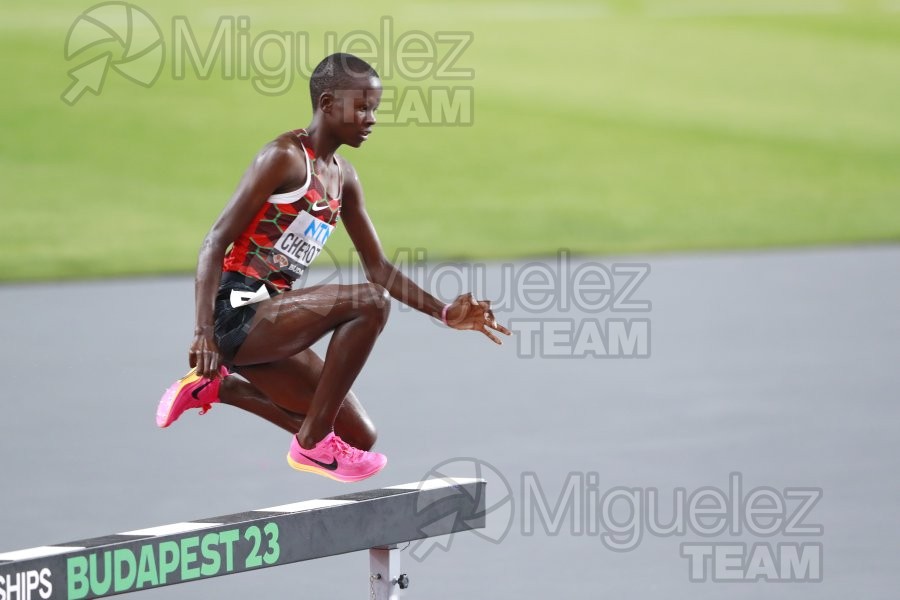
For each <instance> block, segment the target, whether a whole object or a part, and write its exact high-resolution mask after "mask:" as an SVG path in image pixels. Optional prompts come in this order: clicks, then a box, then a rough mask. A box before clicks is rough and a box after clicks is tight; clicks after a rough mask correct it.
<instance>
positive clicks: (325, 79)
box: [309, 52, 378, 112]
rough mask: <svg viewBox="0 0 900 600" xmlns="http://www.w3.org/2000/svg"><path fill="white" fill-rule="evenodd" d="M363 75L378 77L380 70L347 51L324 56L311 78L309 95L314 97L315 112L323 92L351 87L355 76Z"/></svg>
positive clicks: (313, 106)
mask: <svg viewBox="0 0 900 600" xmlns="http://www.w3.org/2000/svg"><path fill="white" fill-rule="evenodd" d="M361 75H364V76H366V77H378V72H377V71H375V69H374V68H373V67H372V65H370V64H369V63H367V62H366V61H364V60H363V59H361V58H359V57H358V56H354V55H352V54H347V53H345V52H338V53H337V54H332V55H330V56H326V57H325V58H323V59H322V62H320V63H319V64H318V65H316V68H315V69H313V72H312V75H311V76H310V78H309V95H310V98H311V99H312V108H313V112H316V107H318V105H319V97H320V96H321V95H322V94H323V93H325V92H328V91H331V92H334V91H335V90H340V89H349V88H350V87H351V86H352V85H353V81H352V80H353V78H354V77H359V76H361Z"/></svg>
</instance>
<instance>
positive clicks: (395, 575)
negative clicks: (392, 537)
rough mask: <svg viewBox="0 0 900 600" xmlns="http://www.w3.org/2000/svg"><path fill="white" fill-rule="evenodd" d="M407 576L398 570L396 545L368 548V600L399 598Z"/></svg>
mask: <svg viewBox="0 0 900 600" xmlns="http://www.w3.org/2000/svg"><path fill="white" fill-rule="evenodd" d="M408 586H409V578H408V577H407V576H406V574H405V573H401V572H400V549H399V547H398V546H396V545H392V546H379V547H377V548H372V549H370V550H369V600H399V598H400V591H401V590H405V589H406V588H407V587H408Z"/></svg>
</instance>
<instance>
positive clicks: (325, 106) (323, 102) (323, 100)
mask: <svg viewBox="0 0 900 600" xmlns="http://www.w3.org/2000/svg"><path fill="white" fill-rule="evenodd" d="M333 108H334V94H333V93H331V92H322V95H321V96H319V109H321V111H322V112H323V113H325V114H330V113H331V111H332V109H333Z"/></svg>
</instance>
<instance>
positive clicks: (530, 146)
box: [0, 0, 900, 280]
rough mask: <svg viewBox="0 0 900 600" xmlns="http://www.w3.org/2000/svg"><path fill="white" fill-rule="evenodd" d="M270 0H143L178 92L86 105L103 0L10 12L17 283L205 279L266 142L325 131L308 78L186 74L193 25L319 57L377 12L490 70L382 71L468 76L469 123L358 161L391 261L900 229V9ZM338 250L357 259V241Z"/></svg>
mask: <svg viewBox="0 0 900 600" xmlns="http://www.w3.org/2000/svg"><path fill="white" fill-rule="evenodd" d="M261 4H263V5H264V6H257V5H255V4H254V5H253V6H251V5H249V4H246V5H244V4H238V3H231V4H229V3H214V2H195V3H189V4H185V5H183V6H182V5H181V4H176V3H175V2H171V1H166V2H156V1H153V2H143V3H139V6H140V7H141V8H143V9H144V10H145V11H146V12H147V13H149V14H150V15H152V16H153V18H154V19H155V20H156V21H157V23H159V24H160V26H161V28H162V31H163V39H164V43H165V44H166V46H167V47H166V61H165V65H164V68H163V72H162V75H161V77H160V78H159V80H158V81H157V82H156V84H155V85H153V86H152V87H150V88H144V87H141V86H139V85H136V84H134V83H132V82H130V81H127V80H126V79H124V78H122V77H121V76H119V75H118V74H117V73H115V72H110V73H109V74H108V75H107V77H106V81H105V86H104V88H103V90H102V93H101V94H100V95H99V96H94V95H91V94H86V95H85V96H83V97H82V98H81V99H80V100H79V101H78V102H77V103H76V104H75V105H74V106H68V105H66V104H65V103H64V102H62V100H61V99H60V96H61V94H62V93H63V91H64V90H65V89H66V88H67V86H68V85H69V84H70V80H69V78H68V76H67V72H68V71H69V70H70V69H72V68H73V67H75V66H77V65H78V64H79V60H78V59H76V60H72V61H67V60H66V59H65V42H66V35H67V32H68V31H69V28H70V26H71V25H72V23H73V22H74V21H75V19H76V18H78V16H79V14H81V13H82V12H83V11H85V10H87V9H88V8H89V7H90V3H85V4H80V3H78V2H59V1H49V2H44V3H41V4H34V3H27V2H24V1H21V0H15V1H13V2H10V1H6V2H4V4H3V6H2V8H0V28H2V30H3V31H2V36H0V64H2V67H3V73H4V91H3V92H4V93H3V94H2V98H0V119H2V136H0V182H2V184H0V185H2V188H0V189H2V196H0V202H2V218H0V279H2V280H30V279H47V278H61V277H62V278H69V277H83V276H106V275H119V274H140V273H171V272H189V271H191V270H192V269H193V267H194V264H195V258H196V252H197V249H198V247H199V244H200V241H201V239H202V237H203V235H204V234H205V232H206V231H207V229H208V228H209V226H210V225H211V223H212V221H213V220H214V218H215V217H216V215H217V214H218V212H219V211H220V210H221V208H222V206H223V204H224V203H225V202H226V201H227V200H228V198H229V196H230V194H231V192H232V191H233V189H234V187H235V184H236V183H237V181H238V179H239V177H240V175H241V173H242V172H243V170H244V168H245V167H246V165H247V164H248V163H249V161H250V159H251V158H252V157H253V155H254V154H255V152H256V151H257V150H258V149H259V147H260V146H262V145H263V144H264V143H266V142H267V141H268V140H270V139H271V138H273V137H274V136H275V135H277V134H278V133H280V132H281V131H284V130H287V129H290V128H294V127H302V126H305V125H306V124H307V122H308V119H309V116H310V109H309V101H308V93H307V82H306V80H305V79H304V78H303V77H301V76H299V75H296V74H295V76H294V79H293V84H292V86H290V89H289V91H288V92H287V93H284V94H281V95H276V96H267V95H263V94H260V93H258V92H257V91H256V90H255V89H254V87H253V85H252V82H251V81H250V80H248V79H240V78H238V79H230V80H229V79H224V78H223V77H222V75H221V72H220V71H219V70H214V71H213V73H212V74H211V76H210V77H209V78H208V79H200V78H198V77H197V75H196V73H195V72H194V71H192V70H190V69H188V72H187V75H186V77H185V78H184V79H183V80H175V79H173V77H172V61H173V56H174V55H175V53H174V51H173V50H172V48H171V47H170V46H171V41H172V37H173V31H172V25H171V23H172V18H173V16H175V15H183V16H184V17H185V18H186V19H187V20H188V21H189V22H190V23H191V25H192V27H193V29H194V30H195V32H196V33H197V36H198V39H199V40H200V41H201V43H202V45H203V46H205V45H206V44H208V43H209V41H210V39H211V36H212V33H213V30H214V27H215V25H216V23H217V20H218V19H219V18H220V17H223V16H228V15H234V16H237V15H247V16H249V17H250V23H251V26H250V28H249V30H248V35H250V36H254V39H255V36H259V35H260V34H262V33H263V32H264V31H266V30H278V31H292V32H307V34H308V39H309V40H310V49H309V53H308V54H307V53H305V52H303V51H302V50H301V51H300V54H301V55H302V58H304V59H305V60H306V61H307V62H311V63H313V64H314V63H315V62H317V60H318V59H319V58H321V56H322V55H323V52H324V41H325V40H326V39H327V37H326V32H327V31H333V32H336V34H337V35H338V37H341V36H343V35H344V34H345V33H347V32H349V31H351V30H354V29H359V30H368V31H372V32H373V33H375V34H376V35H377V33H378V31H379V27H380V19H381V17H382V16H390V17H391V18H392V19H393V28H394V33H395V36H399V35H400V34H402V33H404V32H409V31H412V30H420V31H421V32H424V33H425V34H427V35H434V34H435V32H439V31H444V32H446V31H464V32H472V33H473V34H474V43H473V44H472V45H471V46H470V47H469V48H467V49H466V50H465V51H464V52H463V53H462V55H461V56H460V58H459V60H458V62H457V64H456V66H457V67H464V68H469V69H472V70H473V71H474V78H473V79H471V80H463V81H451V82H449V83H448V82H446V81H435V80H434V79H433V78H430V79H426V80H425V81H422V82H408V81H403V80H400V79H398V78H397V77H393V78H387V77H386V78H385V85H388V86H404V85H406V86H418V87H417V89H424V90H428V89H430V88H433V87H434V86H438V85H453V86H471V87H472V88H473V90H474V101H475V106H474V123H473V124H472V125H471V126H467V127H452V126H430V127H423V126H416V125H409V126H404V127H401V126H384V127H381V128H377V129H376V132H375V134H374V135H373V136H372V138H371V139H370V141H369V142H367V143H366V144H365V145H364V146H363V148H362V149H361V150H352V149H351V150H348V151H347V152H345V153H344V154H345V156H347V157H348V158H349V159H350V160H351V161H353V162H354V164H355V165H356V166H357V169H358V171H359V172H360V175H361V177H362V180H363V184H364V186H365V189H366V194H367V198H368V206H369V211H370V214H371V215H372V218H373V220H374V222H375V225H376V227H377V229H378V231H379V234H380V237H381V239H382V241H383V243H384V245H385V247H386V248H387V249H388V251H389V253H390V252H393V250H394V249H396V248H400V247H423V248H426V249H427V250H428V253H429V257H431V258H446V257H467V258H471V257H479V258H499V257H515V256H535V255H551V254H554V253H555V252H556V250H557V249H558V248H562V247H565V248H570V249H572V250H573V251H575V252H579V253H590V254H609V253H630V252H643V251H666V250H694V249H713V248H749V247H766V246H785V245H805V244H829V243H852V242H871V241H896V240H898V239H900V118H898V109H900V69H898V65H900V2H897V1H895V0H885V1H880V0H870V1H867V2H863V1H856V2H853V1H847V2H841V1H829V0H821V1H814V0H805V1H804V0H780V1H778V2H769V1H761V0H719V1H718V2H712V1H709V0H707V1H700V0H683V1H679V0H646V1H643V2H641V1H626V0H618V1H615V2H613V1H607V2H599V1H596V0H595V1H591V2H584V3H578V2H562V3H561V2H548V1H544V2H531V3H524V4H523V3H519V2H516V3H509V4H508V5H506V4H503V3H501V2H493V3H484V2H443V3H424V4H423V3H414V2H403V3H397V4H394V5H390V6H389V5H387V4H385V5H379V6H374V5H373V3H365V2H361V1H360V0H353V1H352V2H344V3H340V6H331V7H329V6H330V5H327V4H325V5H323V4H321V3H319V4H317V5H316V7H315V8H314V9H312V8H310V9H304V8H303V7H302V6H300V5H299V4H298V3H296V2H286V1H279V2H264V3H261ZM345 14H353V15H354V17H353V18H352V19H351V20H346V19H344V18H342V17H341V15H345ZM144 33H146V32H144ZM437 47H438V49H439V51H440V52H444V53H445V52H446V51H447V50H448V48H449V46H448V45H447V44H439V45H438V46H437ZM272 50H273V48H271V47H269V48H268V50H267V52H268V54H265V56H268V57H270V58H271V57H272V56H273V52H272ZM274 50H275V52H274V55H275V56H276V58H277V54H278V52H277V48H275V49H274ZM90 52H91V50H88V51H86V53H85V54H84V55H83V56H87V55H88V54H90ZM98 52H99V51H98ZM98 52H94V54H97V53H98ZM310 55H311V56H310ZM442 56H443V55H442ZM79 58H80V57H79ZM382 70H383V69H382ZM333 243H334V248H333V250H334V251H335V253H336V254H337V255H338V256H346V248H347V245H348V240H347V238H346V234H344V233H343V232H342V233H340V234H339V235H337V236H335V238H333Z"/></svg>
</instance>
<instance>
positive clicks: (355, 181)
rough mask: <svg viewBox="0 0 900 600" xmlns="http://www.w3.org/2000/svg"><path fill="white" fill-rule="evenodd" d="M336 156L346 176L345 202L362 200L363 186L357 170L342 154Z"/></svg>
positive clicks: (343, 192) (343, 194) (343, 191)
mask: <svg viewBox="0 0 900 600" xmlns="http://www.w3.org/2000/svg"><path fill="white" fill-rule="evenodd" d="M334 156H335V158H336V159H337V160H338V164H340V166H341V172H342V173H343V176H344V189H343V190H342V196H343V198H344V201H345V202H346V201H348V200H349V201H351V202H354V201H356V202H358V201H360V200H361V199H362V184H360V182H359V175H358V174H357V173H356V169H355V168H354V167H353V165H352V164H351V163H350V161H349V160H347V159H346V158H344V157H343V156H341V155H340V154H335V155H334Z"/></svg>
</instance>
